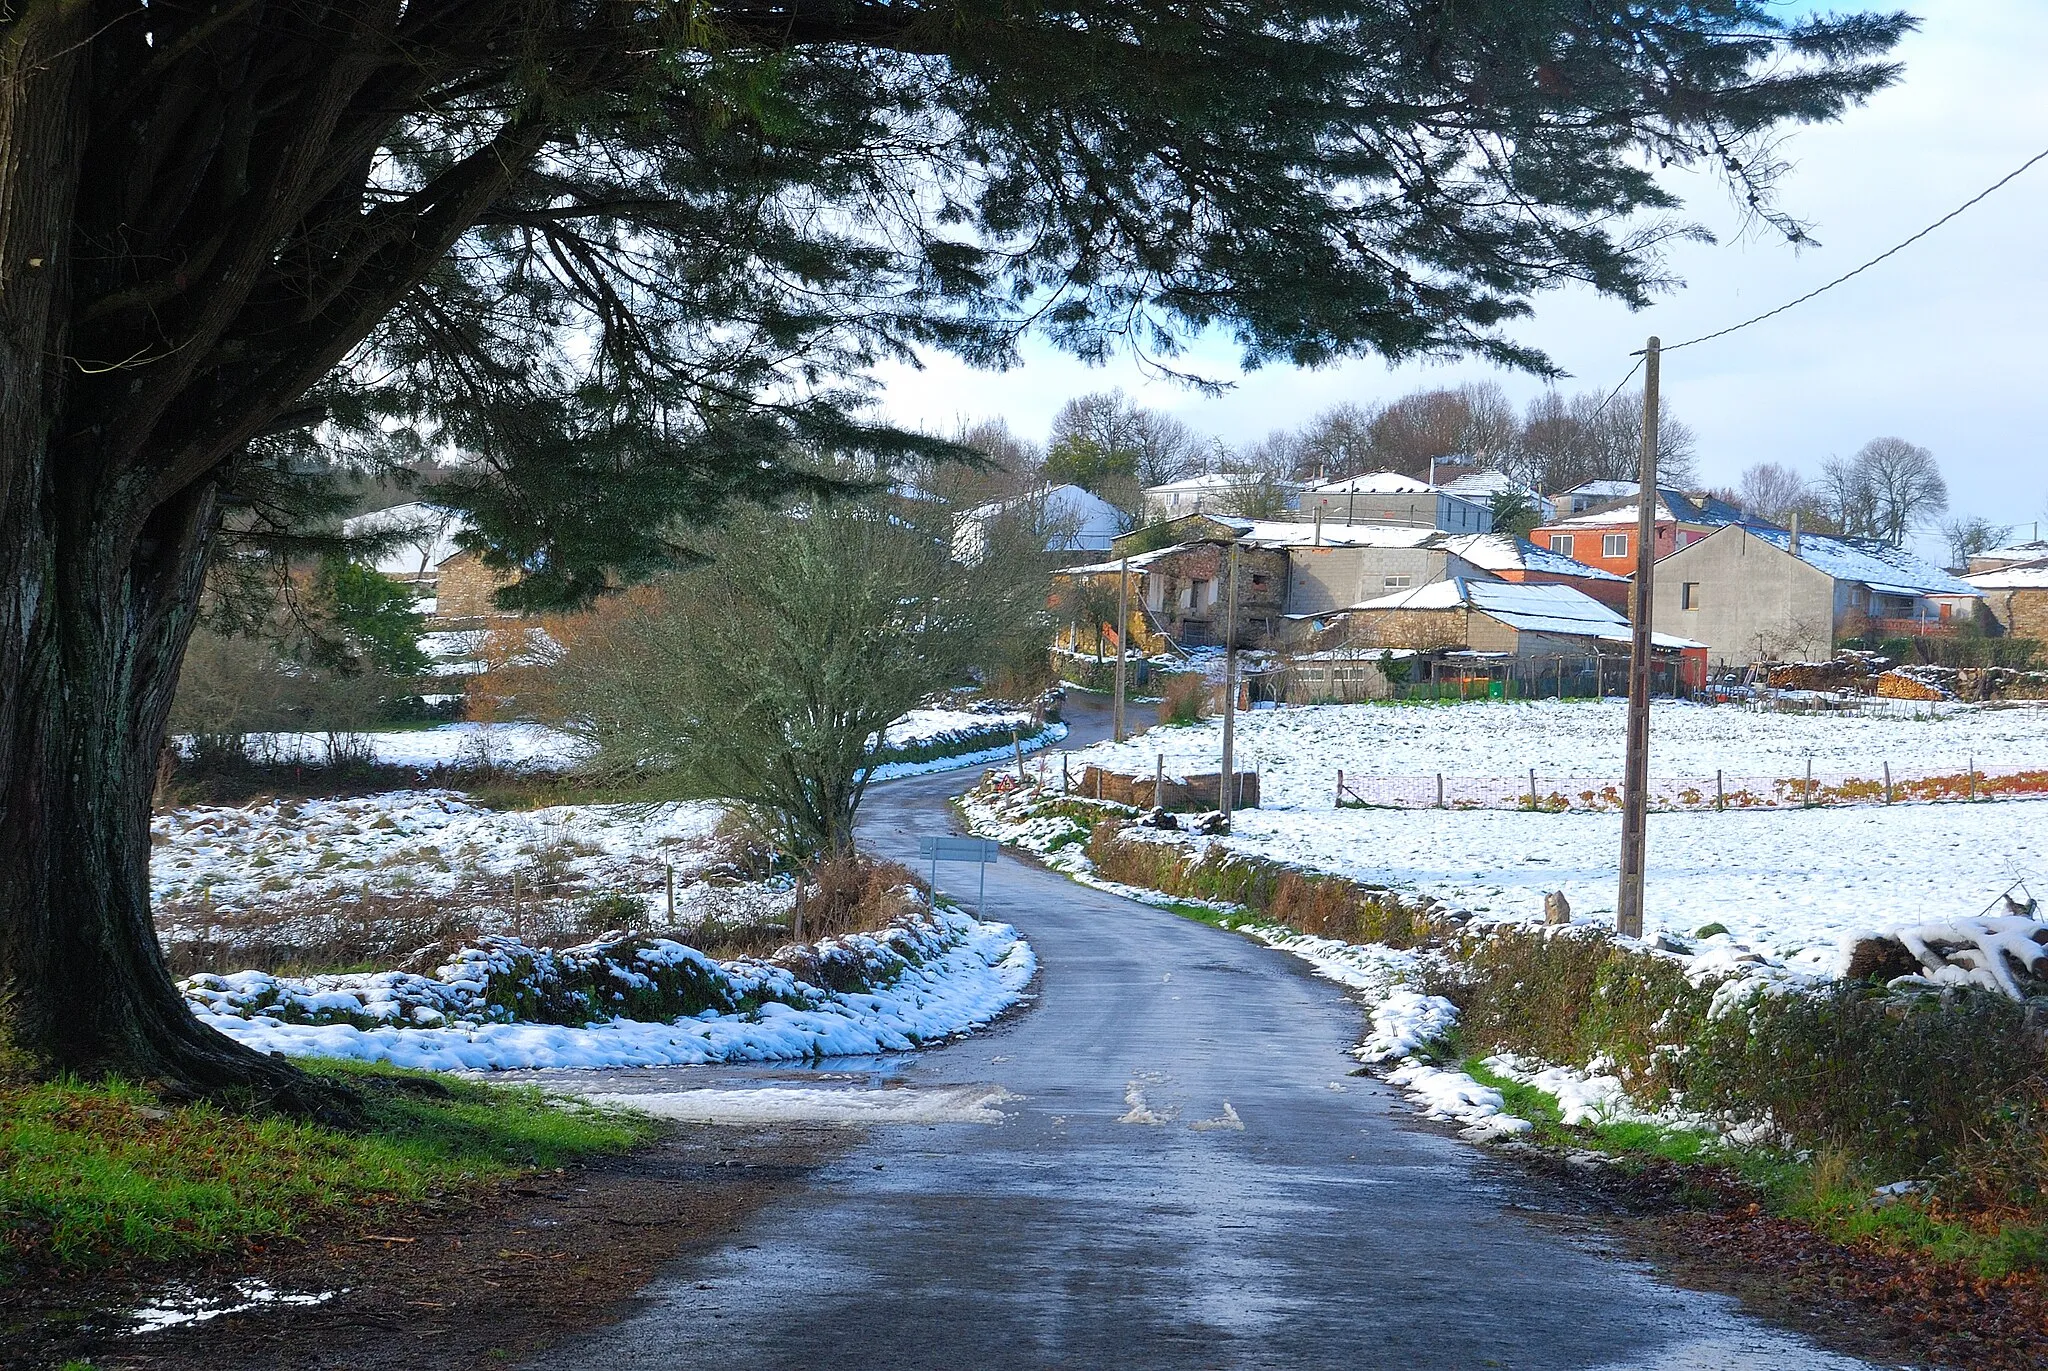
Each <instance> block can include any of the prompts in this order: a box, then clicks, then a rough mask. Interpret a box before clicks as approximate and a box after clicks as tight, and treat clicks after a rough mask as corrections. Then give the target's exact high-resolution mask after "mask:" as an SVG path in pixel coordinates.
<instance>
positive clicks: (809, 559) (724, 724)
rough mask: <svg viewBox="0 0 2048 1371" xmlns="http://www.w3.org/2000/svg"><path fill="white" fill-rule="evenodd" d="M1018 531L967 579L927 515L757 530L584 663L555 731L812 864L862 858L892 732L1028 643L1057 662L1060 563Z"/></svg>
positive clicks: (879, 513)
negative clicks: (1049, 561) (755, 829)
mask: <svg viewBox="0 0 2048 1371" xmlns="http://www.w3.org/2000/svg"><path fill="white" fill-rule="evenodd" d="M1006 527H1008V526H1007V525H1005V524H1002V523H998V524H996V525H995V526H993V528H992V530H991V533H992V540H991V542H990V544H989V545H988V546H986V547H985V548H984V551H983V555H982V557H981V558H980V559H979V560H978V561H976V562H975V563H974V564H972V565H968V564H966V563H963V562H959V561H955V560H954V559H953V557H952V556H951V554H950V552H949V546H948V545H949V539H948V537H947V533H948V528H947V526H946V524H945V523H943V522H941V521H939V520H937V519H935V518H933V517H932V516H931V515H930V514H928V513H923V512H918V511H911V512H907V513H906V512H904V511H901V510H893V511H892V510H890V509H887V508H884V507H882V506H880V505H877V504H871V503H856V502H851V501H844V500H842V501H836V502H829V503H828V502H813V503H809V504H805V505H802V506H799V507H798V508H796V509H793V510H791V511H789V512H788V513H787V514H773V513H762V514H750V515H744V516H741V517H740V518H738V519H737V520H736V521H735V522H734V524H733V525H732V527H731V528H730V529H729V530H728V531H726V532H724V533H721V534H719V535H718V536H717V537H716V538H715V539H714V540H713V541H712V543H711V545H710V548H709V550H710V552H711V555H712V560H711V562H710V563H709V564H708V565H706V566H704V567H702V568H700V569H698V570H696V571H692V572H687V573H683V574H680V575H676V576H673V577H669V578H666V579H665V580H664V581H662V582H661V583H660V584H659V586H658V587H657V588H655V589H654V591H653V592H652V593H645V594H641V595H637V596H635V597H633V598H632V599H630V600H629V601H627V602H625V603H624V604H623V605H621V606H620V607H619V608H618V609H617V611H616V612H614V613H613V614H611V615H609V616H608V618H609V620H610V623H609V624H608V626H607V628H606V629H605V630H604V631H601V632H595V633H592V634H589V635H587V636H585V637H583V638H580V639H578V640H577V641H575V642H572V643H571V644H569V645H568V647H567V651H566V652H565V653H564V656H563V658H562V660H561V661H560V663H559V664H558V665H557V666H556V668H555V670H554V673H553V675H554V681H553V689H552V698H553V700H554V701H555V704H556V708H555V710H554V712H555V713H556V714H557V716H558V717H559V718H560V719H561V721H562V722H563V723H564V725H565V726H567V727H569V728H570V729H572V730H573V731H576V732H578V733H580V734H582V735H583V736H585V737H586V738H588V739H589V740H590V741H591V742H592V743H594V744H595V745H596V763H595V764H596V765H597V766H598V767H599V768H601V769H603V770H605V771H607V772H609V773H611V774H613V775H615V776H631V777H634V778H636V779H638V780H639V781H640V782H642V783H643V785H644V788H645V792H646V793H647V794H649V795H650V796H658V797H663V798H675V799H718V800H727V801H731V802H734V803H737V804H740V805H743V806H746V807H747V808H748V809H749V810H751V811H753V812H754V813H755V814H757V815H758V816H760V818H761V819H762V821H763V825H764V827H765V829H766V830H767V831H768V832H769V833H770V834H771V835H772V836H773V838H774V841H775V842H776V844H777V845H778V846H779V847H780V848H781V849H782V850H783V851H784V852H785V853H786V854H788V855H790V856H792V857H794V858H796V859H798V860H800V861H804V862H809V863H813V864H817V863H821V862H829V861H832V860H834V859H838V858H843V857H845V856H848V855H850V854H851V852H852V850H853V827H854V818H855V815H856V814H857V813H858V811H859V809H860V803H861V798H862V796H863V795H864V794H865V792H866V790H867V784H868V773H869V769H870V767H871V765H872V760H873V759H872V752H873V750H874V749H875V748H876V747H877V746H878V745H879V743H880V741H881V737H882V734H883V732H884V730H886V729H887V728H888V726H889V725H890V724H891V723H893V722H895V721H896V720H897V719H899V718H901V717H902V716H903V715H904V714H905V713H906V712H907V711H909V710H910V709H912V708H914V707H915V706H916V705H917V703H918V702H919V701H920V700H922V699H924V698H925V697H926V696H928V695H930V694H931V693H932V692H933V691H935V690H938V689H941V688H943V687H945V686H947V685H950V684H952V683H954V682H957V681H959V680H961V679H963V678H964V677H965V676H967V675H968V673H969V672H970V671H972V670H974V669H975V668H978V667H981V666H983V665H984V664H986V663H987V662H989V661H990V660H992V659H1000V658H1004V657H1008V656H1010V655H1012V654H1014V653H1016V652H1017V651H1018V650H1019V643H1020V640H1024V639H1029V638H1036V639H1037V641H1038V643H1039V646H1040V648H1041V650H1042V648H1043V646H1044V641H1045V634H1046V632H1047V629H1048V625H1049V621H1048V619H1047V616H1046V614H1045V605H1046V574H1045V569H1044V567H1043V565H1042V560H1041V559H1042V554H1036V553H1034V550H1033V549H1032V547H1031V545H1030V544H1029V543H1028V542H1024V541H1018V542H1011V543H1008V544H1005V543H1002V542H1000V541H997V540H996V536H997V535H999V534H1000V531H1001V530H1003V529H1005V528H1006Z"/></svg>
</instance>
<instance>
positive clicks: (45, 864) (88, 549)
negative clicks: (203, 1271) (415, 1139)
mask: <svg viewBox="0 0 2048 1371" xmlns="http://www.w3.org/2000/svg"><path fill="white" fill-rule="evenodd" d="M30 503H32V502H26V501H25V502H23V504H30ZM213 506H214V492H213V488H212V487H211V486H210V485H209V486H206V487H202V488H198V489H195V490H194V491H192V492H190V493H189V494H188V495H187V496H186V497H185V498H183V499H182V500H180V501H177V502H174V503H173V504H172V505H169V506H166V507H164V508H163V509H161V510H159V511H158V512H157V514H155V515H154V516H152V518H151V519H150V520H149V521H148V522H147V523H146V524H145V525H144V526H143V528H142V529H141V530H140V531H139V533H138V534H137V536H135V537H134V538H132V539H128V540H115V539H112V538H110V537H108V536H107V535H106V534H105V532H104V530H103V529H96V528H92V527H91V526H89V525H84V524H83V521H81V520H78V519H77V518H76V516H67V514H66V512H64V511H61V510H52V509H48V508H44V509H42V510H41V511H40V513H41V515H42V517H41V518H40V519H39V520H33V521H22V520H18V519H17V520H10V527H9V529H8V533H7V537H8V542H9V547H10V551H11V552H12V553H13V554H14V555H16V556H19V557H22V558H23V560H25V561H26V562H27V563H29V565H30V566H31V567H33V568H34V569H35V574H32V575H31V576H30V577H29V578H28V580H27V583H26V584H27V593H26V594H24V595H22V596H20V597H18V598H17V599H16V600H15V602H14V604H13V605H12V606H10V607H9V610H10V611H11V612H9V613H7V614H6V618H7V619H8V620H10V622H8V623H7V624H6V628H7V632H8V637H9V638H10V640H12V642H13V643H16V644H18V645H19V646H18V648H17V649H16V650H15V651H12V652H9V653H7V654H6V656H5V659H4V665H5V675H4V677H0V697H4V704H0V759H4V765H0V873H4V876H0V997H4V998H0V1005H4V1014H5V1029H6V1034H7V1037H8V1038H9V1039H10V1040H11V1045H12V1047H13V1048H14V1050H15V1052H16V1053H18V1054H20V1055H22V1056H25V1057H27V1058H28V1059H29V1061H30V1062H31V1063H32V1064H33V1067H34V1068H35V1069H37V1070H39V1071H41V1072H45V1073H47V1072H51V1071H58V1070H61V1071H71V1072H77V1073H80V1074H83V1075H88V1076H103V1075H119V1076H125V1077H129V1078H131V1079H136V1080H142V1081H146V1082H150V1083H153V1084H155V1085H157V1086H159V1087H160V1088H164V1089H166V1090H168V1091H169V1092H171V1093H173V1094H180V1095H203V1096H214V1097H220V1096H239V1097H241V1098H243V1099H246V1100H248V1101H249V1102H252V1103H274V1104H278V1105H282V1106H284V1107H288V1108H293V1109H296V1110H299V1111H302V1112H311V1113H314V1114H316V1115H320V1116H325V1117H331V1118H334V1119H337V1120H340V1119H343V1118H346V1117H347V1116H348V1115H349V1113H350V1110H349V1108H348V1100H349V1097H348V1095H347V1093H346V1092H344V1091H341V1090H338V1089H336V1088H333V1087H330V1086H326V1085H323V1084H321V1083H319V1082H316V1081H313V1080H311V1079H310V1078H308V1077H307V1076H305V1075H304V1074H303V1073H302V1072H300V1071H299V1070H298V1069H297V1068H295V1067H293V1066H291V1065H290V1064H289V1063H288V1062H286V1061H284V1060H283V1059H282V1058H272V1057H268V1056H264V1055H261V1054H258V1053H256V1052H253V1051H251V1050H250V1049H248V1048H245V1047H242V1046H241V1045H239V1044H237V1043H235V1042H234V1041H232V1040H231V1039H229V1038H227V1037H225V1036H224V1035H222V1034H220V1033H217V1032H215V1031H214V1030H213V1029H211V1028H208V1027H206V1026H204V1025H203V1024H201V1023H200V1022H199V1021H198V1020H197V1019H195V1018H194V1017H193V1016H192V1013H191V1010H190V1008H189V1007H188V1006H187V1004H186V1002H185V999H184V997H183V996H182V995H181V994H180V993H179V991H178V988H177V986H176V985H174V984H173V983H172V981H171V978H170V974H169V972H168V971H167V970H166V968H165V965H164V959H163V952H162V949H161V947H160V946H159V945H158V942H157V937H156V930H155V926H154V924H153V922H152V920H151V917H150V897H149V853H150V841H149V820H150V802H151V797H152V795H153V793H154V791H155V788H156V780H157V764H158V758H159V756H160V754H161V751H162V748H163V745H164V735H165V731H166V728H167V725H168V720H169V715H170V705H171V697H172V695H173V693H174V691H175V689H176V687H177V679H178V667H179V664H180V662H181V660H182V658H183V656H184V650H185V644H186V640H187V638H188V636H189V635H190V632H191V629H192V625H193V623H194V621H195V619H196V617H197V606H198V599H199V591H200V582H201V580H202V578H203V576H204V571H205V564H206V556H207V552H208V550H209V545H210V541H211V540H210V536H209V532H210V529H211V528H212V525H213V520H214V508H213ZM88 517H89V516H88Z"/></svg>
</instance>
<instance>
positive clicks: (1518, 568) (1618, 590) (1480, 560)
mask: <svg viewBox="0 0 2048 1371" xmlns="http://www.w3.org/2000/svg"><path fill="white" fill-rule="evenodd" d="M1443 546H1444V550H1445V551H1446V552H1449V553H1451V554H1452V555H1454V556H1456V557H1458V558H1460V559H1461V560H1463V561H1464V562H1465V563H1466V564H1468V565H1470V566H1472V567H1476V568H1478V569H1479V570H1480V571H1482V572H1484V573H1486V574H1487V575H1490V576H1493V577H1496V578H1498V579H1500V580H1503V581H1512V582H1515V583H1517V584H1519V585H1557V586H1570V587H1571V588H1572V589H1573V590H1576V591H1578V592H1579V593H1580V594H1582V595H1588V596H1591V597H1592V598H1593V599H1595V600H1598V601H1599V602H1600V603H1601V604H1603V605H1606V606H1607V607H1608V608H1609V609H1612V610H1616V611H1618V612H1620V613H1622V614H1626V613H1628V609H1629V586H1630V585H1631V582H1630V580H1629V578H1628V577H1626V576H1618V575H1616V574H1615V573H1614V572H1611V571H1602V570H1601V569H1600V568H1599V567H1596V566H1587V565H1586V564H1585V563H1584V562H1580V561H1575V560H1573V559H1572V558H1570V557H1567V556H1565V555H1563V554H1562V553H1558V552H1552V551H1551V550H1549V549H1548V548H1545V547H1540V546H1538V545H1537V544H1535V543H1532V542H1530V541H1529V540H1528V539H1527V538H1516V537H1513V536H1511V535H1509V534H1506V533H1474V534H1471V535H1469V536H1466V537H1462V538H1446V539H1445V540H1444V543H1443ZM1390 589H1391V587H1390Z"/></svg>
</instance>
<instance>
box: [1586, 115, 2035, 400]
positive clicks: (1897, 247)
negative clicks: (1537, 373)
mask: <svg viewBox="0 0 2048 1371" xmlns="http://www.w3.org/2000/svg"><path fill="white" fill-rule="evenodd" d="M2043 161H2048V148H2043V149H2042V150H2041V151H2039V152H2037V153H2035V154H2034V155H2033V156H2032V157H2029V158H2028V159H2027V160H2026V161H2024V162H2022V163H2020V164H2019V165H2018V166H2017V167H2014V168H2013V169H2012V170H2011V171H2009V172H2007V173H2006V174H2005V175H2003V176H2001V177H1999V178H1998V179H1997V180H1996V181H1994V182H1992V183H1991V184H1990V185H1988V186H1986V187H1985V188H1984V189H1983V190H1980V191H1978V192H1977V193H1976V194H1975V195H1973V196H1971V197H1970V198H1969V199H1967V200H1965V201H1963V203H1962V204H1960V205H1957V206H1956V207H1955V208H1954V209H1952V210H1950V211H1949V212H1948V213H1947V214H1944V215H1942V216H1941V218H1939V219H1937V220H1935V221H1934V222H1933V223H1931V224H1929V225H1928V226H1927V227H1926V228H1923V229H1921V230H1920V231H1919V232H1918V233H1915V234H1914V235H1913V236H1912V237H1910V238H1906V239H1904V240H1902V241H1900V242H1898V243H1895V244H1893V245H1892V246H1891V247H1889V248H1886V249H1885V250H1884V251H1883V252H1880V253H1879V254H1877V256H1875V257H1873V258H1871V259H1870V260H1869V261H1867V262H1865V263H1863V264H1862V265H1861V266H1859V267H1855V268H1852V269H1851V270H1849V271H1845V272H1843V273H1842V274H1841V275H1840V276H1837V277H1836V278H1835V279H1834V280H1832V281H1829V282H1827V283H1826V284H1825V285H1820V286H1815V287H1814V288H1813V289H1812V290H1809V291H1808V292H1806V294H1804V295H1801V296H1799V297H1798V298H1797V299H1794V300H1787V301H1786V302H1785V303H1784V304H1782V305H1779V306H1778V307H1777V308H1776V309H1768V310H1765V311H1764V312H1763V313H1762V314H1759V315H1757V316H1756V317H1754V318H1751V319H1744V320H1743V321H1742V322H1741V323H1739V324H1730V325H1729V326H1728V327H1727V328H1724V329H1716V330H1715V331H1714V332H1712V333H1703V334H1701V335H1700V336H1699V337H1697V338H1688V339H1686V340H1685V341H1684V342H1682V343H1671V344H1669V345H1663V344H1660V345H1659V346H1658V349H1657V350H1658V351H1659V352H1660V353H1662V352H1676V351H1678V350H1679V349H1680V348H1689V347H1694V346H1696V345H1698V344H1700V343H1711V342H1712V341H1714V339H1716V338H1726V337H1727V336H1728V335H1729V334H1731V333H1738V332H1740V331H1741V330H1743V329H1746V328H1748V327H1750V326H1751V325H1752V324H1761V323H1762V322H1763V321H1764V320H1766V319H1773V318H1776V317H1777V316H1778V315H1780V314H1783V313H1784V312H1785V311H1786V310H1789V309H1794V308H1796V307H1798V306H1800V305H1803V304H1805V303H1806V302H1807V301H1808V300H1811V299H1813V298H1814V297H1815V296H1818V295H1825V294H1826V293H1827V292H1828V291H1831V290H1833V289H1834V288H1835V287H1836V286H1839V285H1841V284H1842V283H1843V282H1845V281H1848V280H1851V279H1853V278H1855V277H1858V276H1861V275H1862V274H1863V273H1864V272H1866V271H1869V270H1870V269H1871V268H1872V267H1874V266H1876V265H1877V264H1878V263H1880V262H1882V261H1884V260H1885V259H1886V258H1888V257H1895V256H1897V255H1898V254H1899V253H1901V252H1904V251H1905V250H1906V249H1907V248H1909V247H1911V246H1913V244H1915V243H1917V242H1919V241H1920V240H1921V239H1922V238H1925V237H1926V236H1927V235H1928V234H1930V233H1932V232H1934V231H1935V230H1936V229H1938V228H1940V227H1941V226H1942V225H1944V224H1946V223H1948V222H1949V221H1950V220H1951V219H1954V218H1956V217H1957V216H1958V215H1960V214H1962V213H1963V212H1964V211H1965V210H1968V209H1971V208H1973V207H1974V206H1976V205H1977V204H1978V203H1979V202H1981V201H1983V200H1986V199H1988V198H1990V196H1991V195H1993V194H1994V193H1996V192H1997V191H2000V190H2003V189H2004V188H2005V187H2006V186H2007V185H2008V184H2010V183H2011V182H2013V181H2016V180H2018V179H2019V178H2020V177H2021V176H2022V175H2023V174H2025V173H2026V172H2028V171H2031V170H2032V169H2033V168H2034V166H2035V165H2036V164H2038V163H2040V162H2043ZM1629 355H1630V356H1631V357H1633V358H1635V359H1636V360H1635V365H1634V366H1631V367H1630V368H1629V369H1628V375H1626V376H1624V377H1622V378H1621V382H1620V384H1619V385H1617V386H1615V388H1614V389H1613V390H1611V391H1609V392H1607V398H1606V399H1604V400H1602V401H1601V402H1600V403H1599V405H1598V406H1597V407H1596V408H1595V409H1594V410H1593V413H1592V416H1591V417H1592V418H1594V419H1597V418H1599V417H1600V416H1601V415H1602V414H1603V413H1605V412H1606V410H1607V407H1608V406H1609V405H1611V404H1613V403H1614V398H1615V397H1616V396H1617V395H1619V394H1621V392H1622V388H1623V387H1625V386H1626V385H1628V383H1629V382H1630V381H1632V380H1634V379H1635V374H1636V373H1637V372H1638V371H1641V370H1642V369H1643V357H1644V355H1645V354H1644V352H1643V350H1641V349H1638V350H1637V351H1635V352H1632V353H1630V354H1629Z"/></svg>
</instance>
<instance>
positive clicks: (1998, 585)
mask: <svg viewBox="0 0 2048 1371" xmlns="http://www.w3.org/2000/svg"><path fill="white" fill-rule="evenodd" d="M1963 579H1964V580H1965V581H1968V582H1969V583H1970V585H1971V586H1972V587H1973V588H1974V589H1975V590H1976V591H1977V592H1978V593H1979V594H1980V595H1982V596H1983V597H1984V608H1985V609H1986V611H1988V612H1989V613H1990V615H1991V617H1992V618H1993V619H1994V620H1996V621H1997V623H1998V627H1999V628H2000V630H2001V631H2003V632H2005V633H2008V634H2010V635H2012V636H2013V637H2015V638H2032V639H2033V640H2034V641H2035V642H2041V643H2048V553H2044V554H2043V555H2042V556H2041V557H2039V558H2037V559H2036V560H2034V561H2031V562H2017V563H2008V564H2006V565H2004V566H2000V567H1998V568H1996V569H1995V570H1990V571H1979V572H1972V573H1971V574H1970V575H1968V576H1965V577H1963Z"/></svg>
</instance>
